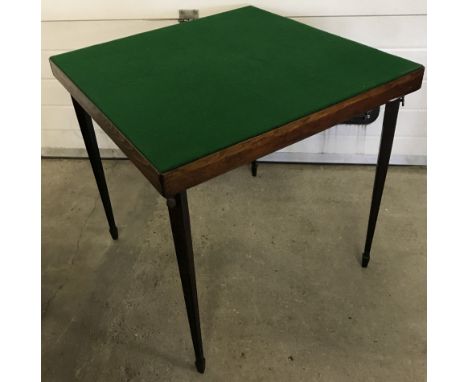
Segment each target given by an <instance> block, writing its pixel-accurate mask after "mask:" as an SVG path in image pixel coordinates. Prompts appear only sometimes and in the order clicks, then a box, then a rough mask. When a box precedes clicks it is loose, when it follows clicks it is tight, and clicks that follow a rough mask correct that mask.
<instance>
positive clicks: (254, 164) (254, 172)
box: [250, 160, 258, 176]
mask: <svg viewBox="0 0 468 382" xmlns="http://www.w3.org/2000/svg"><path fill="white" fill-rule="evenodd" d="M257 167H258V163H257V161H256V160H254V161H253V162H252V163H251V164H250V170H251V171H252V176H257Z"/></svg>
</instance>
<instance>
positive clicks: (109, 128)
mask: <svg viewBox="0 0 468 382" xmlns="http://www.w3.org/2000/svg"><path fill="white" fill-rule="evenodd" d="M49 62H50V66H51V69H52V73H53V75H54V76H55V78H56V79H57V80H58V81H59V82H60V83H61V84H62V85H63V86H64V87H65V89H67V90H68V92H69V93H70V95H71V96H72V97H73V98H74V99H75V100H76V101H77V102H78V103H79V104H80V105H81V107H82V108H83V109H85V110H86V112H87V113H88V114H89V115H90V116H91V118H92V119H94V120H95V121H96V123H97V124H98V125H99V126H100V127H101V128H102V129H103V130H104V131H105V132H106V134H107V135H108V136H109V137H110V138H111V139H112V141H114V143H115V144H116V145H117V146H118V147H119V148H120V149H121V150H122V152H123V153H124V154H125V155H126V156H127V157H128V159H130V160H131V161H132V162H133V163H134V164H135V166H136V167H137V168H138V169H139V170H140V171H141V172H142V173H143V175H144V176H145V177H146V178H147V179H148V180H149V181H150V183H151V184H152V185H153V186H154V187H155V188H156V189H157V190H158V191H159V192H160V193H161V194H162V195H164V194H165V192H164V189H163V185H162V176H161V174H160V172H159V171H158V170H157V168H156V167H154V166H153V165H152V164H151V162H150V161H149V160H148V159H146V157H145V156H144V155H143V154H142V153H141V152H140V151H139V150H138V149H137V148H136V147H135V146H134V145H133V143H132V142H130V141H129V140H128V139H127V137H125V135H123V134H122V133H121V132H120V130H119V129H118V128H117V127H116V126H115V125H114V123H113V122H112V121H111V120H110V119H109V118H108V117H107V116H106V115H105V114H104V113H103V112H102V111H101V110H100V109H99V108H98V107H97V106H96V105H95V104H94V103H93V102H92V101H91V100H90V99H89V98H88V97H87V96H86V95H85V94H84V93H83V92H82V91H81V90H80V88H78V86H76V85H75V83H74V82H73V81H72V80H71V79H70V78H69V77H68V76H67V75H66V74H65V73H64V72H63V71H62V70H61V69H60V68H59V67H58V66H57V65H55V64H54V62H53V61H52V60H49Z"/></svg>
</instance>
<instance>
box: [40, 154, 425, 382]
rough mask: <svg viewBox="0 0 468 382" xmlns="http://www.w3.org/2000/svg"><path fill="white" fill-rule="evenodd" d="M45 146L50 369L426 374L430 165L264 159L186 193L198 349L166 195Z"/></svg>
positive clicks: (274, 375)
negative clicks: (113, 228) (103, 181)
mask: <svg viewBox="0 0 468 382" xmlns="http://www.w3.org/2000/svg"><path fill="white" fill-rule="evenodd" d="M104 166H105V171H106V175H107V180H108V185H109V190H110V196H111V200H112V203H113V205H114V213H115V217H116V221H117V225H118V227H119V230H120V238H119V240H118V241H116V242H114V241H112V239H111V238H110V235H109V233H108V228H107V223H106V220H105V215H104V212H103V209H102V205H101V202H100V200H99V196H98V192H97V188H96V185H95V183H94V178H93V176H92V173H91V170H90V167H89V164H88V162H87V161H85V160H43V161H42V179H43V182H42V215H43V219H42V375H43V381H47V382H52V381H60V382H70V381H75V380H76V381H92V382H101V381H112V382H114V381H177V382H182V381H223V382H228V381H229V382H230V381H326V382H329V381H346V382H348V381H359V382H363V381H379V382H381V381H397V382H404V381H411V382H416V381H425V379H426V171H425V169H424V168H415V167H412V168H411V167H394V168H391V169H390V170H389V175H388V178H387V186H386V190H385V193H384V198H383V201H382V207H381V215H380V219H379V224H378V225H377V231H376V235H375V240H374V246H373V256H372V258H371V262H370V264H369V268H368V269H362V268H361V267H360V265H359V260H360V254H361V251H362V248H363V245H364V239H365V231H366V225H367V217H368V212H369V206H370V196H371V189H372V183H373V174H374V168H373V167H371V166H367V167H366V166H321V165H286V164H260V166H259V174H258V177H257V178H253V177H251V176H250V173H249V169H248V167H243V168H240V169H237V170H235V171H232V172H230V173H228V174H225V175H223V176H221V177H218V178H216V179H213V180H211V181H209V182H207V183H205V184H203V185H200V186H197V187H195V188H193V189H191V190H189V192H188V196H189V205H190V208H191V218H192V231H193V242H194V250H195V261H196V268H197V277H198V291H199V301H200V315H201V320H202V333H203V340H204V347H205V357H206V360H207V367H206V372H205V374H204V375H203V376H202V375H200V374H198V373H197V372H196V371H195V367H194V365H193V360H194V356H193V351H192V344H191V340H190V335H189V328H188V323H187V320H186V316H185V308H184V304H183V297H182V291H181V287H180V281H179V276H178V273H177V268H176V260H175V255H174V249H173V244H172V237H171V232H170V227H169V222H168V216H167V210H166V204H165V200H164V199H163V198H162V197H161V196H159V194H158V193H157V191H155V190H154V189H153V188H152V186H151V185H150V183H149V182H148V181H146V179H145V178H144V177H143V176H142V175H141V174H140V173H139V171H138V170H137V169H136V168H135V167H133V165H132V164H131V163H130V162H128V161H126V160H114V161H111V160H106V161H104Z"/></svg>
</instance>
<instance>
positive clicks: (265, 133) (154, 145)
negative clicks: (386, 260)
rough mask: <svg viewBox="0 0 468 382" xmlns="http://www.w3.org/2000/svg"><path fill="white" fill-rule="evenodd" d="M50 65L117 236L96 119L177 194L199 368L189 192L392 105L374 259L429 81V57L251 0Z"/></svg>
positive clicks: (378, 186) (182, 269)
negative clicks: (401, 137) (404, 122)
mask: <svg viewBox="0 0 468 382" xmlns="http://www.w3.org/2000/svg"><path fill="white" fill-rule="evenodd" d="M50 64H51V67H52V71H53V73H54V75H55V77H56V78H57V79H58V80H59V81H60V82H61V83H62V85H63V86H64V87H65V88H66V89H67V91H68V92H69V93H70V95H71V97H72V102H73V106H74V108H75V112H76V116H77V118H78V122H79V126H80V129H81V132H82V135H83V139H84V142H85V146H86V149H87V152H88V155H89V159H90V162H91V166H92V169H93V172H94V176H95V178H96V182H97V186H98V188H99V192H100V195H101V199H102V203H103V205H104V210H105V213H106V216H107V220H108V223H109V227H110V233H111V235H112V238H113V239H117V237H118V230H117V227H116V225H115V222H114V217H113V213H112V207H111V202H110V199H109V195H108V190H107V185H106V180H105V177H104V172H103V168H102V164H101V158H100V154H99V149H98V145H97V141H96V135H95V132H94V129H93V125H92V119H94V120H95V121H96V123H97V124H98V125H99V126H100V127H101V128H102V129H103V130H104V131H105V132H106V133H107V134H108V135H109V137H110V138H111V139H112V140H113V141H114V142H115V143H116V144H117V146H118V147H119V148H120V149H121V150H122V151H123V152H124V153H125V154H126V155H127V157H128V158H129V159H130V160H131V161H132V162H133V163H134V164H135V165H136V167H137V168H138V169H139V170H140V171H141V172H142V173H143V175H144V176H145V177H146V178H147V179H148V180H149V181H150V182H151V183H152V185H153V186H154V187H155V188H156V189H157V190H158V191H159V192H160V193H161V195H162V196H163V197H165V198H166V199H167V206H168V210H169V217H170V222H171V228H172V234H173V238H174V246H175V251H176V256H177V262H178V266H179V273H180V278H181V282H182V287H183V292H184V299H185V305H186V309H187V315H188V321H189V324H190V331H191V335H192V342H193V347H194V350H195V356H196V362H195V364H196V367H197V370H198V371H199V372H201V373H203V371H204V370H205V359H204V355H203V347H202V338H201V330H200V321H199V313H198V301H197V290H196V281H195V268H194V258H193V250H192V238H191V232H190V220H189V210H188V203H187V193H186V190H187V189H188V188H190V187H193V186H196V185H197V184H200V183H202V182H204V181H206V180H209V179H211V178H213V177H215V176H217V175H220V174H223V173H225V172H227V171H229V170H232V169H234V168H236V167H239V166H241V165H245V164H249V163H252V162H255V160H256V159H258V158H261V157H263V156H265V155H267V154H269V153H271V152H274V151H276V150H278V149H281V148H283V147H285V146H288V145H291V144H293V143H295V142H297V141H299V140H302V139H304V138H307V137H309V136H312V135H314V134H316V133H319V132H321V131H323V130H325V129H328V128H330V127H332V126H334V125H336V124H339V123H341V122H343V121H346V120H348V119H350V118H352V117H354V116H356V115H358V114H360V113H363V112H366V111H367V110H370V109H372V108H374V107H377V106H379V105H382V104H385V114H384V120H383V128H382V135H381V142H380V149H379V155H378V159H377V170H376V176H375V181H374V188H373V194H372V203H371V209H370V216H369V223H368V231H367V237H366V243H365V248H364V253H363V255H362V266H363V267H366V266H367V264H368V262H369V258H370V251H371V245H372V239H373V235H374V231H375V226H376V221H377V215H378V212H379V206H380V200H381V197H382V192H383V188H384V182H385V177H386V174H387V168H388V164H389V159H390V153H391V149H392V143H393V138H394V133H395V127H396V121H397V115H398V110H399V105H400V102H401V101H402V100H403V96H404V95H406V94H408V93H411V92H413V91H415V90H417V89H419V88H420V87H421V83H422V79H423V74H424V67H423V66H422V65H419V64H416V63H414V62H411V61H408V60H405V59H403V58H400V57H396V56H393V55H390V54H388V53H384V52H381V51H379V50H377V49H373V48H370V47H367V46H365V45H362V44H359V43H356V42H353V41H350V40H347V39H344V38H341V37H338V36H335V35H333V34H330V33H327V32H324V31H321V30H319V29H315V28H312V27H310V26H306V25H304V24H301V23H298V22H296V21H293V20H290V19H287V18H284V17H280V16H278V15H275V14H272V13H269V12H266V11H264V10H261V9H258V8H255V7H251V6H249V7H243V8H239V9H236V10H233V11H229V12H224V13H220V14H217V15H214V16H209V17H205V18H202V19H199V20H196V21H192V22H187V23H183V24H179V25H174V26H170V27H167V28H162V29H157V30H153V31H149V32H145V33H141V34H137V35H134V36H130V37H126V38H122V39H118V40H115V41H111V42H107V43H103V44H98V45H94V46H91V47H87V48H84V49H78V50H75V51H72V52H68V53H64V54H60V55H56V56H53V57H51V59H50ZM253 167H254V166H253ZM291 187H293V185H291Z"/></svg>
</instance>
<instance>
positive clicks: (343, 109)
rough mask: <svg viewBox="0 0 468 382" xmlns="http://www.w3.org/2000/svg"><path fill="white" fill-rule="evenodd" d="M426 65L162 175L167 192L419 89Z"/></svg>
mask: <svg viewBox="0 0 468 382" xmlns="http://www.w3.org/2000/svg"><path fill="white" fill-rule="evenodd" d="M423 76H424V67H420V68H418V69H416V70H415V71H413V72H410V73H408V74H406V75H404V76H401V77H399V78H397V79H395V80H393V81H390V82H388V83H385V84H383V85H380V86H377V87H375V88H372V89H370V90H368V91H365V92H363V93H361V94H358V95H356V96H354V97H351V98H348V99H346V100H344V101H342V102H339V103H337V104H335V105H332V106H329V107H327V108H325V109H322V110H320V111H317V112H314V113H312V114H309V115H307V116H305V117H303V118H300V119H297V120H295V121H292V122H290V123H287V124H285V125H282V126H280V127H277V128H275V129H273V130H270V131H267V132H265V133H263V134H260V135H258V136H255V137H252V138H249V139H247V140H245V141H242V142H239V143H237V144H235V145H232V146H229V147H227V148H225V149H222V150H219V151H217V152H215V153H213V154H210V155H207V156H205V157H203V158H199V159H197V160H195V161H193V162H190V163H187V164H185V165H183V166H180V167H178V168H175V169H173V170H170V171H167V172H164V173H162V174H161V181H162V183H163V188H164V190H165V192H166V194H167V195H174V194H177V193H178V192H181V191H183V190H186V189H187V188H189V187H193V186H196V185H197V184H200V183H203V182H204V181H207V180H209V179H211V178H214V177H215V176H218V175H221V174H223V173H225V172H227V171H230V170H233V169H235V168H237V167H239V166H242V165H245V164H248V163H250V162H252V161H254V160H256V159H258V158H261V157H263V156H265V155H268V154H270V153H272V152H275V151H277V150H280V149H282V148H284V147H286V146H289V145H292V144H293V143H296V142H299V141H301V140H303V139H305V138H308V137H310V136H312V135H314V134H317V133H319V132H321V131H323V130H326V129H328V128H330V127H332V126H335V125H337V124H339V123H342V122H344V121H346V120H348V119H351V118H353V117H355V116H356V115H358V114H361V113H364V112H366V111H368V110H370V109H372V108H375V107H377V106H380V105H382V104H384V103H386V102H388V101H390V100H392V99H394V98H398V97H402V96H404V95H406V94H409V93H412V92H414V91H416V90H418V89H419V88H420V87H421V85H422V80H423Z"/></svg>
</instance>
